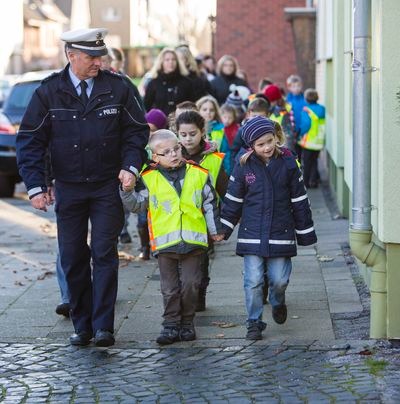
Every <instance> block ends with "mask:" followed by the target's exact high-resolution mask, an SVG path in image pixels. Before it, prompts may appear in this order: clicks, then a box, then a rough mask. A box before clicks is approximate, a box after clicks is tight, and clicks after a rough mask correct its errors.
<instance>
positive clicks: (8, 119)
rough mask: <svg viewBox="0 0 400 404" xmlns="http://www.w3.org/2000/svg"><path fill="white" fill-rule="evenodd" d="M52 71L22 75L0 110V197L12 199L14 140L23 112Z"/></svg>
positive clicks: (15, 178)
mask: <svg viewBox="0 0 400 404" xmlns="http://www.w3.org/2000/svg"><path fill="white" fill-rule="evenodd" d="M53 72H54V70H45V71H40V72H29V73H25V74H23V75H22V76H21V77H20V79H19V80H18V81H17V82H16V83H15V84H14V85H13V86H12V87H11V90H10V92H9V94H8V96H7V98H6V100H5V101H4V104H3V109H2V110H0V197H3V198H4V197H12V196H13V195H14V189H15V184H16V183H18V182H20V181H21V178H20V176H19V174H18V169H17V161H16V153H15V139H16V135H17V131H18V128H19V125H20V123H21V120H22V117H23V115H24V113H25V110H26V108H27V106H28V104H29V101H30V100H31V98H32V94H33V92H34V91H35V90H36V88H37V87H38V86H39V85H40V82H41V81H42V80H43V79H44V78H46V77H47V76H49V75H50V74H51V73H53Z"/></svg>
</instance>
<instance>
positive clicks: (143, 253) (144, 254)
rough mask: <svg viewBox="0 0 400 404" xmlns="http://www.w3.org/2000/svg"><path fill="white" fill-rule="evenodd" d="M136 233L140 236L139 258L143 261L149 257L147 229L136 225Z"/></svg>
mask: <svg viewBox="0 0 400 404" xmlns="http://www.w3.org/2000/svg"><path fill="white" fill-rule="evenodd" d="M138 233H139V238H140V254H139V258H140V259H142V260H143V261H148V260H149V259H150V238H149V231H148V229H147V228H146V227H138Z"/></svg>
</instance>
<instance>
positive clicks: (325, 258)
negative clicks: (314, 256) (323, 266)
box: [318, 255, 335, 262]
mask: <svg viewBox="0 0 400 404" xmlns="http://www.w3.org/2000/svg"><path fill="white" fill-rule="evenodd" d="M334 259H335V258H333V257H329V256H328V255H319V256H318V261H320V262H330V261H334Z"/></svg>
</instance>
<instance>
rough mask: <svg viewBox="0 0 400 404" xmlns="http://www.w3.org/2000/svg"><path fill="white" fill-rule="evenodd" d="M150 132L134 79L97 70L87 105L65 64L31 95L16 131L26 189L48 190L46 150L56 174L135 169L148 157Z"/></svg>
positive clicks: (69, 178) (86, 175)
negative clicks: (147, 149) (63, 67)
mask: <svg viewBox="0 0 400 404" xmlns="http://www.w3.org/2000/svg"><path fill="white" fill-rule="evenodd" d="M148 134H149V127H148V125H147V123H146V120H145V118H144V110H143V107H142V102H141V99H140V96H139V93H138V91H137V89H136V87H135V86H134V85H133V84H132V83H131V82H130V80H128V79H127V78H126V77H123V76H121V75H119V74H116V73H111V72H107V71H99V73H98V76H96V77H95V78H94V86H93V90H92V93H91V95H90V99H89V102H88V103H87V105H86V106H85V105H84V104H83V102H82V101H81V99H80V97H79V96H78V95H77V93H76V90H75V88H74V87H73V84H72V82H71V80H70V77H69V65H67V66H66V68H65V69H64V70H62V71H60V72H58V73H55V74H53V75H51V76H49V77H48V78H46V79H45V80H43V82H42V83H41V85H40V86H39V87H38V88H37V89H36V91H35V92H34V94H33V96H32V99H31V101H30V103H29V105H28V108H27V110H26V112H25V115H24V117H23V119H22V122H21V126H20V129H19V132H18V135H17V162H18V167H19V171H20V174H21V176H22V178H23V180H24V182H25V185H26V187H27V189H28V193H29V190H33V189H39V187H41V188H42V189H43V190H45V185H46V180H45V153H46V151H47V150H49V151H50V159H51V166H52V170H53V176H54V178H55V179H56V180H60V181H66V182H98V181H104V180H108V179H111V178H116V177H117V176H118V173H119V171H120V170H121V169H125V170H128V171H130V172H132V173H134V174H136V173H138V172H140V170H141V167H142V165H143V163H144V162H145V161H146V153H145V151H144V148H145V146H146V144H147V141H148ZM37 193H38V192H35V193H34V194H37ZM29 194H30V196H31V197H32V196H34V194H32V193H29Z"/></svg>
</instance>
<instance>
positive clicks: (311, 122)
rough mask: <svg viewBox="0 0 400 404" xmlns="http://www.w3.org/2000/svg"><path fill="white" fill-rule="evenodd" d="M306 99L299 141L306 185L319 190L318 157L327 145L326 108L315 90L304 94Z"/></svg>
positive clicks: (309, 90)
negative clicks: (319, 100)
mask: <svg viewBox="0 0 400 404" xmlns="http://www.w3.org/2000/svg"><path fill="white" fill-rule="evenodd" d="M304 98H305V100H306V105H305V106H304V107H303V111H302V113H301V124H300V139H299V141H298V143H299V145H300V146H301V148H302V152H301V157H302V165H303V177H304V185H305V186H306V187H307V188H317V187H318V184H319V181H320V175H319V171H318V156H319V152H320V151H321V150H322V149H323V147H324V143H325V107H324V106H322V105H321V104H318V102H317V101H318V92H317V90H315V89H313V88H308V89H307V90H306V91H305V92H304Z"/></svg>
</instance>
